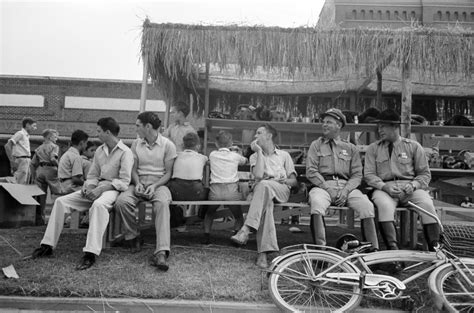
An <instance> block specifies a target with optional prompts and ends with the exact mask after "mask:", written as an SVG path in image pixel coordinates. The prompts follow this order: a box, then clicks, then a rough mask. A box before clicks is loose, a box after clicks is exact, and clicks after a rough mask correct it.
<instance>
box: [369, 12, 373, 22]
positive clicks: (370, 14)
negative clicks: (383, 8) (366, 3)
mask: <svg viewBox="0 0 474 313" xmlns="http://www.w3.org/2000/svg"><path fill="white" fill-rule="evenodd" d="M369 19H370V20H373V19H374V11H372V10H370V11H369Z"/></svg>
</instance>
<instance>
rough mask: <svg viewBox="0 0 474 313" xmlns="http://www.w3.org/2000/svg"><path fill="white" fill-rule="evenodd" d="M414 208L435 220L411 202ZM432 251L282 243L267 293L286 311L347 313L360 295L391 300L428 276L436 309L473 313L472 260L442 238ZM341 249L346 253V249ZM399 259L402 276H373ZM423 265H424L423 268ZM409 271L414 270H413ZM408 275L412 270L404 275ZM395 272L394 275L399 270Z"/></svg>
mask: <svg viewBox="0 0 474 313" xmlns="http://www.w3.org/2000/svg"><path fill="white" fill-rule="evenodd" d="M409 205H410V206H411V207H412V208H415V209H416V210H417V211H421V212H424V213H426V214H428V215H430V216H432V217H434V218H435V219H436V220H437V221H438V223H439V225H440V227H441V232H442V233H443V226H442V224H441V221H440V220H439V218H438V217H437V216H436V215H435V216H433V215H431V214H430V213H428V212H426V211H425V210H423V209H422V208H420V207H418V206H416V205H415V204H413V203H411V202H410V203H409ZM442 242H443V243H442V244H441V245H439V246H438V247H436V248H435V252H425V251H413V250H388V251H376V252H370V253H368V252H366V251H367V250H368V249H369V248H370V243H366V244H360V243H359V242H358V241H346V242H345V243H344V245H343V247H342V249H336V248H333V247H329V246H318V245H312V244H299V245H294V246H289V247H286V248H284V249H282V250H284V251H285V252H286V253H283V254H282V255H281V256H279V257H277V258H275V259H274V260H273V261H272V263H271V265H270V267H269V270H268V276H269V277H268V284H269V291H270V295H271V297H272V299H273V301H274V302H275V304H276V305H277V306H278V307H279V308H280V309H282V310H283V311H285V312H350V311H351V310H354V309H355V308H357V307H358V306H359V304H360V301H361V300H362V297H367V296H369V297H375V298H379V299H384V300H395V299H400V298H403V297H406V296H404V295H403V292H404V291H405V290H406V289H407V284H409V283H411V282H413V281H414V280H416V279H417V278H420V277H422V276H424V275H427V274H429V277H428V287H429V289H430V291H431V293H432V294H433V296H434V297H433V299H434V304H435V305H436V307H437V308H438V309H442V310H446V311H449V312H474V259H472V258H458V257H456V256H455V255H454V254H453V253H451V252H450V251H449V250H448V249H447V248H449V246H450V244H451V243H450V242H449V238H444V239H443V240H442ZM344 250H345V251H344ZM394 262H403V264H405V265H407V264H408V266H405V267H404V268H403V270H402V272H401V273H400V274H401V275H400V276H404V275H403V273H405V275H408V276H407V277H404V278H400V279H399V278H397V277H394V276H392V275H385V274H375V273H374V272H373V270H372V268H374V267H375V266H377V265H380V264H383V263H389V264H393V263H394ZM423 267H424V268H423ZM410 271H415V273H414V274H411V273H410ZM408 273H410V274H408ZM397 275H398V274H397Z"/></svg>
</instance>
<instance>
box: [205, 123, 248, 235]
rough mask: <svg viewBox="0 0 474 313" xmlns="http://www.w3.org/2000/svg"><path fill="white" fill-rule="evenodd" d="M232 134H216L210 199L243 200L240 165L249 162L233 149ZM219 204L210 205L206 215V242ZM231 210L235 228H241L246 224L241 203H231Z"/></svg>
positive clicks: (212, 154)
mask: <svg viewBox="0 0 474 313" xmlns="http://www.w3.org/2000/svg"><path fill="white" fill-rule="evenodd" d="M232 144H233V142H232V134H230V133H229V132H227V131H224V130H221V131H220V132H219V133H218V134H217V136H216V147H217V149H218V150H216V151H212V152H211V154H210V155H209V162H210V165H211V182H210V190H209V200H223V201H235V200H241V194H240V192H239V183H238V182H239V177H238V175H237V172H238V167H239V165H243V164H245V163H246V162H247V158H245V157H243V156H242V155H241V154H239V153H237V152H235V151H232V150H231V149H232ZM218 207H219V206H209V207H208V209H207V212H206V215H205V217H204V244H209V242H210V232H211V228H212V222H213V221H214V213H215V212H216V210H217V208H218ZM229 210H230V211H231V212H232V215H233V216H234V218H235V224H234V229H235V230H239V229H240V228H241V227H242V226H243V225H244V217H243V215H242V208H241V206H240V205H230V206H229Z"/></svg>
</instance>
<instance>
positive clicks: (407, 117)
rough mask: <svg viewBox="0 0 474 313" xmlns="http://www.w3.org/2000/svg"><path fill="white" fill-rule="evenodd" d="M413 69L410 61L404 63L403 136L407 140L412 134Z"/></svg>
mask: <svg viewBox="0 0 474 313" xmlns="http://www.w3.org/2000/svg"><path fill="white" fill-rule="evenodd" d="M410 72H411V67H410V63H409V60H405V62H403V67H402V108H401V111H402V112H401V119H402V123H403V124H402V125H401V127H400V128H401V129H400V130H401V136H402V137H405V138H409V137H410V133H411V94H412V86H411V73H410Z"/></svg>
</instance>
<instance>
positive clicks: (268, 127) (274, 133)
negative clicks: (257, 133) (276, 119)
mask: <svg viewBox="0 0 474 313" xmlns="http://www.w3.org/2000/svg"><path fill="white" fill-rule="evenodd" d="M260 127H263V128H265V129H266V130H267V132H269V133H270V134H272V140H273V141H274V140H275V139H276V138H277V136H278V132H277V130H276V129H275V127H273V126H272V125H270V124H268V123H265V124H262V125H260V126H259V128H260Z"/></svg>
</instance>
